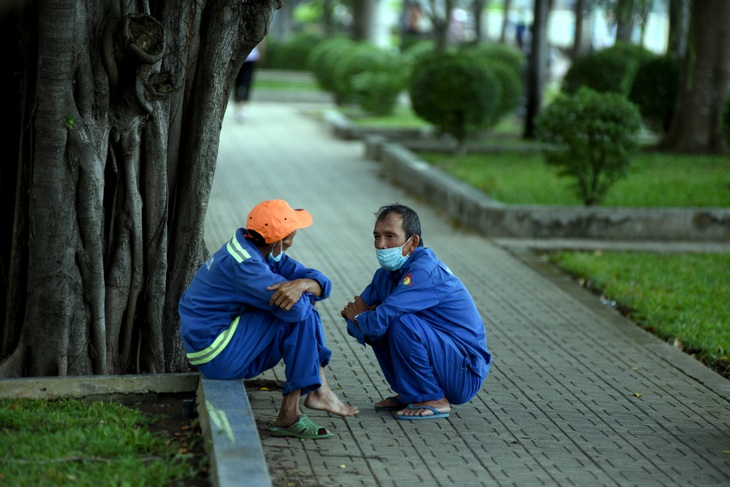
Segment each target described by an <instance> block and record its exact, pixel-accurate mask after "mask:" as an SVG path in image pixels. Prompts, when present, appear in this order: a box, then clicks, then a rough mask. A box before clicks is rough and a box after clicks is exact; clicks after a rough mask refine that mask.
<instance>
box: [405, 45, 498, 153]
mask: <svg viewBox="0 0 730 487" xmlns="http://www.w3.org/2000/svg"><path fill="white" fill-rule="evenodd" d="M408 94H409V95H410V99H411V106H412V107H413V111H414V112H415V113H416V115H417V116H418V117H420V118H422V119H424V120H426V121H427V122H429V123H431V124H433V125H435V126H436V127H439V128H440V129H441V131H442V132H444V133H447V134H449V135H451V136H453V137H454V138H455V139H456V140H457V141H458V143H459V146H460V147H461V148H462V149H463V147H464V142H465V141H466V138H467V135H468V134H469V133H470V132H473V131H475V130H478V129H482V128H485V127H486V126H488V124H489V123H493V122H494V120H496V113H497V110H498V109H499V103H500V97H501V96H502V93H501V87H500V84H499V80H498V79H497V77H496V76H495V75H494V73H493V72H491V71H490V70H487V69H485V68H484V67H483V66H482V65H480V64H478V63H474V62H473V60H472V59H471V58H470V57H468V56H464V55H462V54H458V53H451V52H446V53H437V52H434V53H431V54H428V55H424V56H422V57H421V58H419V60H418V61H417V62H416V64H415V65H414V67H413V72H412V74H411V78H410V80H409V84H408Z"/></svg>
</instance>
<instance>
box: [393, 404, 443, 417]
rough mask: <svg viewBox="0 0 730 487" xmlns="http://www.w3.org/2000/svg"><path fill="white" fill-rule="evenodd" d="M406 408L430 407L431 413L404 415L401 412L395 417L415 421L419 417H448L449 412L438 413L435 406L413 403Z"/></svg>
mask: <svg viewBox="0 0 730 487" xmlns="http://www.w3.org/2000/svg"><path fill="white" fill-rule="evenodd" d="M408 409H412V410H415V409H430V410H431V412H432V413H433V414H428V415H426V416H404V415H402V414H396V415H395V419H403V420H407V421H416V420H420V419H439V418H448V417H449V413H440V412H439V411H438V410H437V409H436V408H432V407H431V406H414V405H413V404H409V405H408Z"/></svg>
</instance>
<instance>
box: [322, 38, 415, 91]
mask: <svg viewBox="0 0 730 487" xmlns="http://www.w3.org/2000/svg"><path fill="white" fill-rule="evenodd" d="M376 72H377V73H386V74H387V73H391V74H392V80H393V81H394V82H396V81H397V79H398V78H397V76H398V75H399V74H400V69H399V65H398V55H397V54H396V53H393V52H391V51H386V50H385V49H382V48H379V47H377V46H374V45H372V44H368V43H356V44H355V46H354V48H351V49H348V50H347V51H346V52H342V53H340V55H339V59H338V60H337V63H336V65H335V66H334V78H335V95H336V96H337V97H338V99H340V100H342V101H345V102H347V101H350V102H357V101H358V96H364V95H366V93H365V92H364V89H366V87H363V82H362V80H361V83H360V85H359V86H358V87H356V86H355V84H354V82H353V80H354V78H355V77H356V76H357V75H359V74H362V73H376ZM366 80H367V79H366ZM402 85H403V83H401V86H402Z"/></svg>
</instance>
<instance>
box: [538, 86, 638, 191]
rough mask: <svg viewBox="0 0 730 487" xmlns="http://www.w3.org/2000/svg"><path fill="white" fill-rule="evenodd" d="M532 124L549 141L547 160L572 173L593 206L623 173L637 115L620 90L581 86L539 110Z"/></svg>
mask: <svg viewBox="0 0 730 487" xmlns="http://www.w3.org/2000/svg"><path fill="white" fill-rule="evenodd" d="M535 126H536V129H537V135H538V138H539V139H540V140H542V141H544V142H547V143H548V144H550V145H551V148H550V149H548V150H546V151H545V152H544V155H545V160H546V162H547V163H548V164H550V165H554V166H557V167H558V168H559V170H560V174H561V175H562V176H568V177H572V178H574V179H575V182H574V188H573V189H574V191H575V193H576V195H577V196H578V197H579V198H581V200H582V201H583V203H584V204H586V205H593V204H599V203H600V202H601V201H603V200H604V199H605V197H606V194H607V193H608V190H609V188H610V187H611V185H613V183H614V182H616V181H617V180H618V179H620V178H622V177H625V176H626V173H627V172H628V167H629V164H630V162H631V161H630V154H631V153H632V152H634V151H635V150H636V149H637V148H638V134H639V130H640V129H641V115H640V113H639V109H638V108H637V107H636V105H634V104H633V103H631V102H630V101H628V100H627V99H626V98H625V97H624V96H622V95H619V94H617V93H599V92H597V91H594V90H591V89H589V88H585V87H583V88H580V89H578V91H577V92H576V93H574V94H572V95H569V94H565V93H563V94H560V95H559V96H558V98H557V99H556V100H555V101H554V102H553V103H551V104H550V105H548V106H547V107H545V108H544V109H543V110H542V111H541V112H540V113H539V114H538V116H537V118H536V119H535Z"/></svg>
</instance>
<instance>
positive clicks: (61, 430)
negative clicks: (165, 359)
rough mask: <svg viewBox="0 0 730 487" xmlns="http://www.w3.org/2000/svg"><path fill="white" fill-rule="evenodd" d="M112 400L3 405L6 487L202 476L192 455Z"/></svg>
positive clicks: (1, 472) (162, 481) (0, 425)
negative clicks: (192, 465)
mask: <svg viewBox="0 0 730 487" xmlns="http://www.w3.org/2000/svg"><path fill="white" fill-rule="evenodd" d="M156 419H158V418H155V417H150V416H146V415H144V414H143V413H141V412H139V411H137V410H134V409H130V408H127V407H125V406H122V405H120V404H116V403H113V402H99V401H81V400H71V399H62V400H57V401H44V400H29V399H12V400H2V401H0V445H2V451H3V454H2V456H1V457H0V484H4V483H8V485H28V486H31V485H32V486H44V485H74V486H98V485H171V484H173V483H174V481H175V480H181V479H185V478H192V477H195V472H193V471H191V469H190V467H189V465H188V464H187V463H186V461H187V459H188V457H189V455H186V454H185V453H181V452H178V451H176V447H175V445H174V444H172V443H171V442H170V441H169V440H168V439H167V438H166V437H165V436H162V435H159V434H152V433H151V432H150V431H149V430H148V429H147V425H149V424H152V423H153V422H154V421H156Z"/></svg>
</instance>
